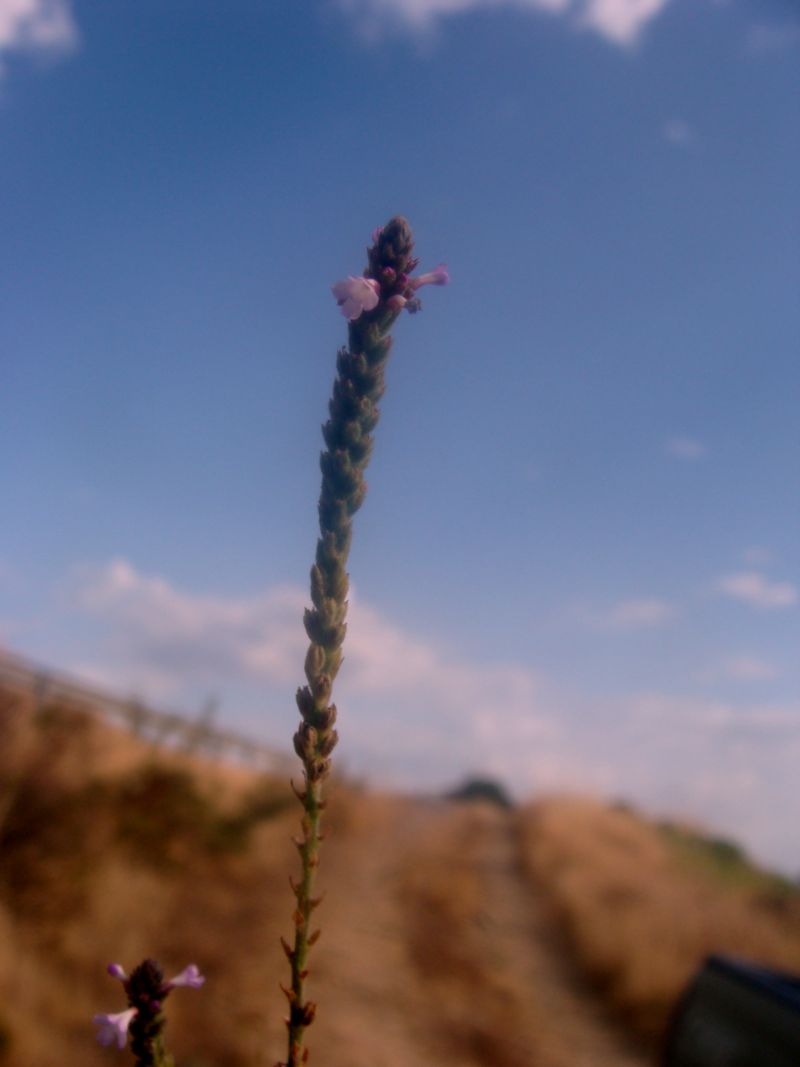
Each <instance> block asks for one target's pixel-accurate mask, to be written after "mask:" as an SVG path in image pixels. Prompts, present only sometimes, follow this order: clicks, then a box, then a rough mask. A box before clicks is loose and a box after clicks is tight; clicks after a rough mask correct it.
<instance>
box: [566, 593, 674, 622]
mask: <svg viewBox="0 0 800 1067" xmlns="http://www.w3.org/2000/svg"><path fill="white" fill-rule="evenodd" d="M577 616H578V618H579V620H580V621H581V622H583V623H584V625H586V626H590V627H592V628H593V629H596V630H649V629H652V628H653V627H656V626H663V625H664V624H665V623H667V622H669V621H670V620H671V619H673V618H674V617H675V608H674V607H673V606H672V605H671V604H668V603H667V602H666V601H665V600H659V599H657V598H656V597H641V598H638V599H633V600H621V601H619V603H617V604H614V605H613V606H612V607H610V608H608V609H607V610H606V611H595V610H592V609H588V608H580V609H578V611H577Z"/></svg>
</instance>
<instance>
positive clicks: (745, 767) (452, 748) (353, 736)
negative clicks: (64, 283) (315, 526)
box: [75, 560, 800, 869]
mask: <svg viewBox="0 0 800 1067" xmlns="http://www.w3.org/2000/svg"><path fill="white" fill-rule="evenodd" d="M75 595H76V601H77V605H78V606H79V607H80V608H82V609H83V611H84V612H86V613H89V614H92V615H94V616H96V617H97V618H98V619H99V621H100V623H101V625H102V631H101V632H102V633H103V634H104V635H105V637H106V642H107V643H105V644H103V643H100V644H99V645H95V647H94V649H93V650H92V655H91V656H87V655H86V653H85V651H84V652H83V653H82V654H81V658H82V659H83V660H84V662H85V663H86V669H87V671H91V674H92V676H93V677H94V678H95V680H97V681H99V682H102V683H103V684H106V685H108V686H110V687H111V688H112V690H113V689H120V688H121V687H123V686H124V691H130V689H131V688H132V687H133V688H134V691H136V690H137V689H138V691H139V693H140V694H141V695H143V696H145V697H149V698H150V699H154V698H155V696H159V695H160V694H159V693H155V694H153V693H151V692H148V691H147V690H146V689H145V691H144V692H143V691H142V688H141V687H142V686H148V685H155V686H156V687H157V688H160V692H161V693H164V694H168V695H169V697H170V700H171V701H173V700H174V701H175V702H176V703H177V704H178V705H179V706H184V707H186V706H187V702H186V693H187V691H188V689H189V687H190V686H191V684H193V683H196V682H197V681H198V680H199V682H200V684H201V687H202V690H203V691H202V693H201V694H200V696H201V697H203V698H205V697H206V696H207V695H208V692H209V691H212V692H214V693H216V694H217V695H218V696H220V697H221V698H222V707H221V712H220V721H224V722H225V723H226V724H227V725H229V726H230V727H231V728H235V729H236V730H238V731H239V732H244V733H246V734H247V733H249V734H251V735H252V736H254V737H257V738H259V739H261V740H264V741H267V742H269V743H271V744H277V745H280V746H281V747H283V748H288V745H289V736H290V734H291V732H292V731H293V730H294V728H295V725H296V721H297V712H296V710H295V708H294V703H293V693H294V689H295V687H296V685H297V684H298V683H299V682H301V681H302V666H301V665H302V661H303V657H304V654H305V649H306V645H307V641H306V638H305V634H304V633H303V629H302V626H301V622H300V619H301V614H302V608H303V606H304V605H305V604H306V603H307V597H306V595H305V593H304V592H303V591H302V590H300V589H298V588H295V587H280V588H277V589H272V590H267V591H265V592H263V593H260V594H258V595H253V596H205V595H198V594H196V593H193V592H188V591H184V590H180V589H178V588H176V587H175V586H174V585H172V584H171V583H170V582H168V581H167V580H165V579H164V578H160V577H153V576H147V575H144V574H141V573H140V572H139V571H137V570H136V569H135V568H134V567H133V566H132V565H131V564H130V563H129V562H126V561H124V560H117V561H115V562H113V563H111V564H109V565H107V566H105V567H100V568H95V569H93V570H90V569H87V570H84V571H83V572H82V573H81V574H79V575H78V576H77V579H76V585H75ZM669 614H670V609H669V606H668V605H666V604H664V603H663V602H662V601H659V600H631V601H623V602H621V603H620V604H618V605H616V607H615V608H613V609H612V610H611V611H610V612H609V613H608V614H607V616H606V617H607V618H608V619H613V620H614V623H615V625H617V626H622V627H624V626H646V625H657V624H658V623H659V622H661V621H664V620H666V619H667V618H668V617H669ZM344 651H345V659H344V663H343V665H342V670H341V673H340V676H339V678H338V679H337V683H336V699H337V703H338V704H339V707H340V724H339V725H340V733H341V738H342V740H341V745H340V747H339V748H337V757H338V765H339V766H340V767H343V768H345V769H346V770H350V771H352V772H353V773H356V774H359V775H364V776H366V777H367V778H369V779H370V780H371V781H373V782H375V783H379V784H380V785H381V786H385V787H391V786H401V787H405V788H407V787H417V788H425V789H431V788H436V789H438V788H442V787H445V786H448V785H451V784H452V783H453V782H454V781H456V780H457V779H459V778H460V777H462V776H463V775H464V774H465V773H468V772H476V773H488V774H493V775H496V776H497V777H498V778H500V779H501V780H503V781H504V782H505V783H506V784H507V785H509V786H510V787H511V788H512V789H513V790H514V791H515V792H516V793H518V794H519V795H526V794H529V793H531V792H532V791H534V790H565V789H566V790H581V791H589V792H600V793H603V794H605V795H608V796H626V797H629V798H631V799H633V800H635V801H637V802H639V803H641V804H644V805H646V806H648V807H650V808H651V809H653V810H661V811H664V812H667V813H672V814H678V815H680V814H686V815H687V816H690V817H693V818H699V817H703V818H705V819H707V820H708V821H709V822H710V823H711V824H712V825H713V824H717V826H718V827H720V828H722V829H723V830H724V829H728V830H730V832H732V833H735V834H736V835H737V836H741V837H743V838H744V839H745V840H746V841H747V843H748V844H749V845H750V846H751V847H752V848H754V849H755V851H756V852H760V853H761V854H762V855H763V856H765V857H766V858H769V859H773V860H775V861H777V862H779V863H781V864H782V865H783V866H785V867H787V868H788V869H791V868H792V867H793V866H796V865H798V864H800V852H798V845H797V836H796V833H795V828H794V825H793V822H792V820H791V819H789V818H788V817H787V815H786V812H787V811H791V810H792V809H791V805H790V804H789V798H790V797H791V796H792V795H793V791H794V788H795V778H796V767H797V765H798V761H800V707H793V706H788V705H778V706H772V705H758V704H753V705H750V706H744V707H742V706H732V705H730V704H726V703H723V702H719V701H709V700H699V699H695V698H692V697H688V696H687V697H674V696H670V695H666V694H660V693H646V694H640V695H632V696H626V695H624V694H623V695H621V696H618V697H615V698H613V699H612V698H605V699H604V698H600V697H598V696H596V695H595V694H587V693H580V692H573V693H567V692H566V691H565V690H564V689H563V688H560V687H556V686H554V685H553V683H552V682H550V681H548V680H547V679H545V678H544V677H543V676H542V675H541V674H539V673H538V672H536V671H534V670H532V669H531V668H530V667H528V666H525V665H520V664H514V663H487V662H481V661H479V660H476V659H475V658H474V657H469V656H463V655H458V654H457V653H454V652H453V651H451V650H448V649H447V648H446V647H444V646H442V645H441V644H439V643H432V642H430V641H427V640H423V639H422V638H420V637H419V636H417V635H415V634H413V633H411V632H409V631H408V630H407V629H405V628H403V627H401V626H398V625H397V624H396V623H394V622H392V621H391V620H390V619H388V618H387V617H386V615H385V614H384V613H383V612H381V611H379V610H377V609H376V608H375V607H374V606H372V605H370V604H367V603H364V602H363V601H362V600H361V599H360V598H359V597H356V598H355V599H354V601H353V603H352V605H351V612H350V619H349V623H348V635H347V640H346V642H345V648H344ZM747 660H748V657H744V656H743V657H739V660H738V662H737V663H736V665H735V666H734V669H735V670H738V671H739V672H740V673H741V672H744V673H745V674H746V673H748V672H749V673H750V674H751V676H752V675H753V674H754V673H758V671H759V670H763V665H760V661H756V660H754V659H753V660H750V662H749V663H748V662H747ZM733 663H734V661H731V664H733ZM137 681H138V683H139V685H138V686H133V683H134V682H137ZM243 702H244V703H243ZM197 703H198V696H197V694H196V695H195V697H193V698H192V701H191V703H190V705H189V706H194V707H196V706H197ZM269 707H273V708H275V709H276V711H275V712H273V713H269V712H268V711H265V710H264V709H266V708H269ZM253 708H255V709H257V710H255V711H253V710H251V709H253Z"/></svg>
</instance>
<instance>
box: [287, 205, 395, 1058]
mask: <svg viewBox="0 0 800 1067" xmlns="http://www.w3.org/2000/svg"><path fill="white" fill-rule="evenodd" d="M412 249H413V241H412V238H411V231H410V229H409V226H408V223H407V222H406V221H405V219H402V218H395V219H392V220H391V221H390V222H389V223H387V225H386V226H384V228H383V229H382V230H381V231H380V232H379V233H378V234H376V239H375V243H374V244H373V245H372V247H371V248H370V249H369V252H368V255H369V264H368V267H367V276H368V277H369V278H371V279H375V281H376V282H378V283H379V284H380V293H381V296H380V299H379V302H378V304H377V306H376V307H375V308H374V309H373V310H372V311H369V312H362V313H361V314H360V315H359V317H358V318H357V319H356V320H355V321H352V322H351V323H350V327H349V337H348V346H347V347H346V348H342V349H340V350H339V353H338V356H337V360H336V366H337V377H336V380H335V381H334V386H333V395H332V397H331V401H330V404H329V412H330V418H329V419H328V421H327V422H326V423H325V425H324V426H323V428H322V433H323V437H324V439H325V443H326V445H327V450H326V451H325V452H323V453H322V456H321V458H320V467H321V469H322V489H321V492H320V499H319V526H320V536H319V540H318V541H317V551H316V560H315V563H314V565H313V566H312V568H311V601H312V604H313V607H312V608H310V609H308V610H307V611H306V613H305V617H304V625H305V629H306V633H307V634H308V637H309V639H310V642H311V643H310V645H309V649H308V653H307V655H306V662H305V674H306V679H307V683H308V684H307V685H305V686H303V687H302V688H301V689H298V691H297V706H298V708H299V710H300V715H301V718H302V721H301V723H300V726H299V728H298V730H297V732H296V734H295V736H294V746H295V750H296V752H297V754H298V756H299V757H300V759H301V760H302V763H303V774H304V780H305V781H304V788H303V789H302V790H296V793H297V797H298V799H299V800H300V803H301V804H302V807H303V818H302V822H301V828H302V836H301V837H299V838H296V839H295V844H296V845H297V848H298V851H299V853H300V861H301V871H302V873H301V878H300V882H299V883H298V884H297V885H295V884H294V883H292V887H293V890H294V893H295V897H296V900H297V906H296V909H295V912H294V925H295V935H294V946H293V947H290V946H289V945H288V943H287V942H285V941H284V942H283V947H284V951H285V952H286V955H287V957H288V959H289V963H290V965H291V987H290V988H289V989H284V992H285V994H286V996H287V998H288V1000H289V1018H288V1020H287V1026H288V1030H289V1052H288V1061H287V1064H286V1065H285V1067H300V1065H301V1064H304V1063H306V1062H307V1060H308V1049H307V1048H304V1035H305V1030H306V1028H307V1027H308V1026H309V1025H310V1024H311V1022H312V1020H313V1018H314V1014H315V1012H316V1005H315V1004H314V1002H313V1001H310V1000H306V999H305V980H306V977H307V975H308V954H309V949H310V948H311V946H312V945H313V944H314V942H315V941H316V939H317V937H318V936H319V930H317V931H315V932H313V933H312V932H311V929H310V924H311V915H312V912H313V911H314V909H315V908H316V907H317V905H318V904H319V899H317V898H315V897H314V895H313V894H314V883H315V880H316V872H317V867H318V865H319V844H320V841H321V840H322V833H321V831H320V817H321V813H322V811H323V809H324V807H325V801H324V800H323V799H322V785H323V782H324V780H325V778H326V777H327V776H328V774H329V772H330V755H331V752H332V751H333V748H334V746H335V745H336V741H337V734H336V731H335V730H334V729H333V725H334V723H335V721H336V706H335V704H332V703H330V698H331V690H332V687H333V681H334V679H335V677H336V675H337V673H338V670H339V666H340V664H341V660H342V653H341V646H342V642H343V641H344V637H345V632H346V629H347V627H346V624H345V619H346V616H347V590H348V575H347V571H346V569H345V568H346V564H347V558H348V555H349V551H350V541H351V535H352V516H353V515H354V514H355V512H356V511H357V510H358V508H359V507H360V506H361V504H362V503H363V501H364V497H365V495H366V483H365V482H364V478H363V472H364V470H365V468H366V466H367V463H368V462H369V457H370V453H371V451H372V432H373V431H374V429H375V426H376V425H377V422H378V417H379V412H378V407H377V402H378V400H379V399H380V397H381V396H382V395H383V389H384V368H385V364H386V360H387V359H388V356H389V349H390V347H391V338H390V337H389V336H388V331H389V329H390V328H391V326H392V324H393V323H394V321H395V319H396V318H397V315H398V314H399V309H398V308H397V307H396V306H394V305H391V304H389V303H388V301H389V299H390V297H391V295H392V293H393V291H396V290H397V289H398V287H399V286H403V287H404V286H405V285H406V282H407V276H408V273H409V272H410V271H411V270H413V268H414V267H415V266H416V261H415V260H413V259H412ZM400 306H402V304H401V305H400Z"/></svg>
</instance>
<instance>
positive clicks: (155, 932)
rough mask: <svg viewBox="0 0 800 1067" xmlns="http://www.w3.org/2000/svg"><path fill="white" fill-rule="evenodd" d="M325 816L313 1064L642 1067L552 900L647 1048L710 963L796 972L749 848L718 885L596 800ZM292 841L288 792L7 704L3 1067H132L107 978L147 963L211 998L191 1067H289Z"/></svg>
mask: <svg viewBox="0 0 800 1067" xmlns="http://www.w3.org/2000/svg"><path fill="white" fill-rule="evenodd" d="M329 793H330V795H331V809H330V818H329V820H328V824H327V825H328V829H329V831H330V832H331V837H332V840H331V841H330V843H329V844H326V846H325V850H324V856H323V864H322V870H321V885H320V888H321V889H322V890H323V891H326V892H327V895H326V899H325V902H324V905H323V907H322V908H321V909H320V912H319V916H320V921H321V925H322V928H323V936H322V938H321V940H320V943H319V945H318V946H317V947H316V948H315V949H314V954H313V955H312V959H311V968H312V974H311V989H310V993H311V996H312V997H313V998H314V999H317V1000H318V1001H319V1002H320V1006H321V1010H320V1014H319V1017H318V1021H316V1022H315V1024H314V1026H313V1028H312V1030H311V1031H310V1032H309V1044H310V1047H311V1049H312V1057H313V1059H312V1062H320V1063H325V1064H326V1065H327V1067H372V1065H374V1064H375V1063H380V1064H381V1065H382V1067H417V1065H418V1064H419V1063H428V1062H434V1063H439V1064H442V1065H444V1064H452V1065H453V1067H494V1065H500V1064H503V1065H507V1067H576V1065H580V1067H631V1065H633V1067H640V1065H641V1064H642V1063H643V1062H644V1061H643V1060H642V1059H641V1058H640V1057H638V1055H636V1054H632V1055H628V1054H625V1053H623V1052H621V1051H620V1050H621V1049H622V1045H620V1044H618V1043H615V1041H616V1039H615V1038H614V1035H613V1032H612V1030H611V1028H609V1027H608V1025H607V1023H606V1021H605V1019H604V1017H603V1015H602V1013H600V1012H597V1011H594V1010H592V1005H591V998H590V997H589V995H588V993H587V989H586V987H585V985H584V984H583V983H581V982H580V981H578V980H577V979H576V978H575V976H574V972H573V970H572V968H571V967H570V966H569V964H568V963H565V962H564V960H563V945H562V943H561V942H560V941H559V939H558V938H557V937H556V938H553V936H552V930H551V924H550V922H549V919H548V915H547V909H544V910H543V909H542V905H541V898H542V895H543V892H544V894H545V895H546V897H547V899H548V900H549V901H550V902H551V903H552V905H553V906H554V909H555V913H556V914H557V915H558V916H559V918H560V920H561V921H562V923H563V926H564V928H565V930H566V931H567V932H568V935H569V940H570V942H571V944H572V945H573V946H574V950H575V952H576V953H577V956H578V958H579V959H580V961H581V962H582V964H583V966H584V967H585V968H586V969H587V970H588V971H589V972H590V973H591V975H592V976H593V978H594V980H595V981H596V982H597V983H598V984H599V986H600V988H601V989H602V991H603V994H604V996H605V997H607V999H608V1001H609V1002H610V1003H612V1004H613V1005H614V1006H615V1007H616V1008H617V1009H618V1010H620V1011H622V1012H624V1013H626V1014H627V1017H628V1018H629V1019H630V1020H632V1022H633V1023H634V1025H635V1026H636V1027H638V1029H639V1030H641V1031H644V1032H646V1033H649V1034H653V1033H656V1032H657V1031H658V1029H659V1028H660V1027H661V1026H662V1025H663V1020H664V1016H665V1013H666V1011H667V1010H668V1007H669V1004H670V1003H671V1001H672V999H673V998H674V996H675V995H676V993H677V992H678V991H679V988H680V986H681V984H682V983H683V982H684V981H685V979H686V978H687V977H688V975H689V973H690V972H691V970H692V969H693V967H694V966H695V964H696V962H697V961H698V959H699V958H700V957H701V956H702V955H703V954H704V953H705V952H706V951H708V950H710V949H726V950H728V951H735V952H739V953H742V954H745V955H752V956H755V957H759V958H761V959H764V960H772V961H774V962H776V963H783V964H786V965H792V964H793V965H794V966H797V965H798V963H800V935H799V934H798V922H797V920H798V917H799V916H798V903H797V895H796V894H794V895H792V894H791V893H789V891H788V890H787V889H786V888H785V887H781V886H780V885H778V884H777V883H774V882H771V881H770V880H769V879H767V878H765V877H763V876H760V875H758V874H757V873H755V872H754V871H753V870H752V868H750V867H748V866H747V865H746V864H744V865H742V863H741V862H739V863H738V866H737V862H738V861H737V860H736V857H735V855H733V854H732V853H731V851H730V849H728V850H727V851H726V849H725V848H720V847H717V849H716V852H713V850H712V853H713V855H714V856H715V857H716V859H715V864H716V866H715V865H714V864H709V859H708V855H709V850H708V848H706V849H705V850H704V849H703V848H702V847H700V846H699V845H698V844H697V841H696V840H695V839H694V838H692V837H691V835H687V834H686V833H683V832H681V831H679V830H677V829H676V828H672V829H671V830H670V831H669V832H667V831H664V832H659V831H657V830H655V829H654V828H653V827H652V826H651V825H649V824H646V823H644V822H643V821H642V820H639V819H637V818H636V817H635V816H633V815H631V814H629V813H625V812H619V811H609V810H608V809H607V808H604V807H602V806H600V805H597V804H591V803H589V802H583V801H559V802H553V803H547V804H541V805H537V806H536V807H534V808H532V809H529V810H526V811H524V812H513V811H512V812H509V811H507V810H501V809H499V808H497V807H495V808H490V807H487V806H486V805H485V804H484V805H480V804H479V805H466V806H464V805H458V804H452V803H444V802H431V801H427V802H426V801H424V800H420V799H417V800H413V799H410V798H401V797H392V796H380V795H375V794H369V796H368V797H367V796H366V795H365V794H364V793H363V792H361V791H359V790H357V789H356V788H354V787H353V786H350V785H347V784H345V783H341V782H333V783H331V788H330V790H329ZM297 819H298V812H297V808H296V805H295V804H294V802H293V798H292V797H291V793H290V791H289V788H288V783H287V782H276V781H274V780H270V779H263V778H262V779H259V778H257V777H256V776H255V775H254V774H253V773H252V772H248V771H246V770H239V769H236V768H230V767H224V766H216V765H213V764H209V763H204V762H203V761H201V760H199V759H198V758H196V757H192V758H190V757H187V756H180V755H178V754H175V753H169V752H163V751H162V752H154V751H153V750H152V749H151V748H150V747H148V746H146V745H144V744H141V743H140V742H137V741H135V740H134V739H132V738H131V737H129V736H128V735H127V734H124V733H122V732H121V731H117V730H114V729H111V728H109V727H107V726H105V725H103V724H102V723H99V722H98V721H96V720H94V719H92V718H91V717H89V716H87V715H85V714H83V713H82V712H81V711H80V709H77V708H72V709H69V708H64V707H59V708H49V709H48V708H45V709H43V710H41V711H36V710H35V709H34V708H33V707H32V706H31V705H30V704H29V703H27V702H26V698H25V697H24V695H20V694H9V693H5V694H4V693H2V692H0V1067H22V1065H24V1067H52V1065H53V1064H54V1063H66V1064H73V1063H80V1064H82V1065H83V1067H101V1065H103V1064H105V1065H108V1064H110V1063H114V1062H118V1063H119V1062H126V1061H127V1057H126V1056H123V1055H122V1054H118V1053H115V1052H114V1051H113V1050H112V1051H109V1050H104V1049H101V1048H100V1047H99V1046H97V1045H96V1044H95V1042H94V1035H93V1028H92V1026H91V1023H90V1019H91V1016H92V1015H93V1014H94V1013H95V1012H98V1011H119V1010H122V1008H123V1007H124V1004H123V998H122V993H121V990H120V988H119V986H118V985H117V984H116V983H115V982H114V981H113V980H112V979H110V978H109V977H108V976H107V975H106V974H105V964H106V963H107V962H109V961H119V962H121V963H123V964H124V965H125V966H128V967H130V966H132V965H134V964H136V963H137V962H139V961H140V960H141V959H143V958H144V957H145V956H154V957H156V958H157V959H159V960H160V961H161V962H162V963H163V965H164V966H165V969H167V971H168V972H170V971H178V970H180V969H181V968H182V967H183V966H184V965H185V964H186V963H188V962H195V963H197V964H198V965H199V966H200V968H201V970H202V971H203V972H204V973H205V974H206V975H207V976H208V983H207V985H206V987H205V988H204V989H203V990H202V991H200V992H193V991H189V990H179V991H178V992H177V993H176V994H175V995H174V997H172V998H170V1002H169V1010H168V1017H169V1024H168V1041H169V1045H170V1048H171V1050H172V1051H173V1052H174V1053H175V1055H176V1059H177V1062H178V1063H180V1065H181V1067H222V1065H223V1064H224V1065H225V1067H272V1065H273V1064H274V1063H275V1062H276V1060H278V1059H279V1058H280V1057H281V1056H282V1054H283V1051H284V1039H285V1031H284V1027H283V1024H282V1014H283V1012H284V1003H283V1001H282V998H281V995H280V993H279V991H278V988H277V983H278V981H279V980H280V979H281V978H284V977H285V975H286V972H287V966H286V961H285V959H284V957H283V953H282V951H281V949H280V946H279V937H280V935H281V934H283V935H288V934H289V933H290V912H291V907H292V902H291V896H290V892H289V887H288V884H287V876H288V874H289V872H290V871H294V872H295V873H296V869H297V858H296V854H295V851H294V848H293V846H292V845H291V842H290V837H291V835H292V834H293V833H294V832H295V830H296V824H297ZM723 860H724V862H722V861H723ZM532 880H533V881H532ZM542 887H543V888H542ZM560 953H561V954H562V955H560ZM562 964H563V966H562Z"/></svg>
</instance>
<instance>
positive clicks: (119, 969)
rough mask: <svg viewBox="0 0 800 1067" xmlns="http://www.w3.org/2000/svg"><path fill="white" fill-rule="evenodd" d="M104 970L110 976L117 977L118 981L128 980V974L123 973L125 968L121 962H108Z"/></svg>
mask: <svg viewBox="0 0 800 1067" xmlns="http://www.w3.org/2000/svg"><path fill="white" fill-rule="evenodd" d="M106 970H107V971H108V973H109V974H110V975H111V977H112V978H118V979H119V981H120V982H127V981H128V976H127V974H126V973H125V968H124V967H123V966H122V964H121V963H109V965H108V967H106Z"/></svg>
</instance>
